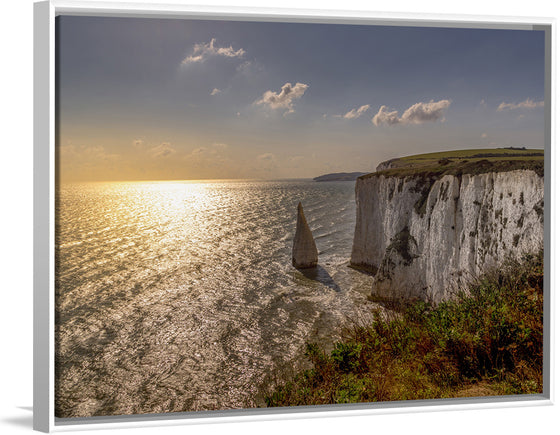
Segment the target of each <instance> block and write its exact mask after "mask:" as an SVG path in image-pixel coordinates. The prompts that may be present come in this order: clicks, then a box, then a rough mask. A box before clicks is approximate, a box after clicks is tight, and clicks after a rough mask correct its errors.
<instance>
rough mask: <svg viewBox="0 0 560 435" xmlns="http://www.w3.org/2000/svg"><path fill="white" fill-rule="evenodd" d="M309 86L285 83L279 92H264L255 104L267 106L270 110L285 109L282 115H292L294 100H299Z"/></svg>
mask: <svg viewBox="0 0 560 435" xmlns="http://www.w3.org/2000/svg"><path fill="white" fill-rule="evenodd" d="M308 87H309V86H308V85H306V84H303V83H296V84H295V85H294V86H292V84H291V83H286V84H285V85H284V86H282V88H281V90H280V92H278V93H276V92H273V91H266V92H265V93H264V94H263V96H262V98H261V99H260V100H257V101H255V104H261V105H265V106H268V107H269V108H270V109H287V111H286V112H285V113H284V115H286V114H288V113H293V112H294V108H293V104H294V100H297V99H298V98H301V97H302V96H303V94H304V93H305V91H306V90H307V88H308Z"/></svg>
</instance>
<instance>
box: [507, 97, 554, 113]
mask: <svg viewBox="0 0 560 435" xmlns="http://www.w3.org/2000/svg"><path fill="white" fill-rule="evenodd" d="M537 107H544V101H533V100H531V99H529V98H527V99H526V100H525V101H522V102H521V103H506V102H503V103H500V105H499V106H498V109H497V111H498V112H502V111H503V110H516V109H536V108H537Z"/></svg>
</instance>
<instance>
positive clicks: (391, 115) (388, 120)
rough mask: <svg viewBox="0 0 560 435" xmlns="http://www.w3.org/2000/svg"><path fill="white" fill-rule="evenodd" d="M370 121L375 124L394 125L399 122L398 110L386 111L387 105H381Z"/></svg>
mask: <svg viewBox="0 0 560 435" xmlns="http://www.w3.org/2000/svg"><path fill="white" fill-rule="evenodd" d="M371 122H373V123H374V124H375V125H383V124H387V125H395V124H399V123H400V122H401V120H400V118H399V112H397V111H396V110H395V111H393V112H389V111H387V106H381V107H380V108H379V112H377V114H376V115H375V116H374V117H373V118H372V120H371Z"/></svg>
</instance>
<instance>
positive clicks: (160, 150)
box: [148, 142, 176, 158]
mask: <svg viewBox="0 0 560 435" xmlns="http://www.w3.org/2000/svg"><path fill="white" fill-rule="evenodd" d="M148 152H149V154H150V155H151V156H152V157H155V158H162V157H168V156H170V155H172V154H175V153H176V150H175V148H173V147H172V146H171V144H170V143H168V142H163V143H161V144H159V145H157V146H155V147H153V148H150V150H149V151H148Z"/></svg>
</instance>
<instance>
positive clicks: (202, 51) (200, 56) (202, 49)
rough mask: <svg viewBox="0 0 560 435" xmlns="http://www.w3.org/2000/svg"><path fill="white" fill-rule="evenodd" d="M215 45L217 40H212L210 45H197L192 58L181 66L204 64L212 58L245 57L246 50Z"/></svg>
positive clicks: (187, 59)
mask: <svg viewBox="0 0 560 435" xmlns="http://www.w3.org/2000/svg"><path fill="white" fill-rule="evenodd" d="M215 44H216V38H212V39H211V40H210V42H208V43H201V44H195V45H194V48H193V53H192V54H191V55H190V56H187V57H185V58H184V59H183V61H182V62H181V64H182V65H188V64H192V63H202V62H205V61H206V60H207V59H208V58H209V57H212V56H222V57H229V58H233V57H243V55H245V50H243V49H242V48H240V49H239V50H234V49H233V47H232V46H231V45H230V46H229V47H218V46H216V45H215Z"/></svg>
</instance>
